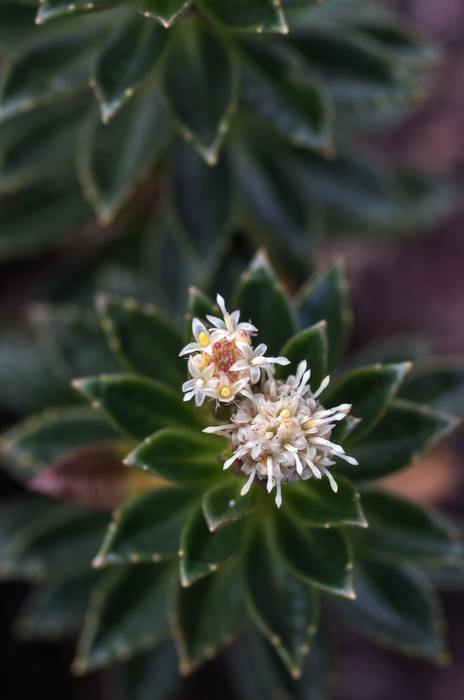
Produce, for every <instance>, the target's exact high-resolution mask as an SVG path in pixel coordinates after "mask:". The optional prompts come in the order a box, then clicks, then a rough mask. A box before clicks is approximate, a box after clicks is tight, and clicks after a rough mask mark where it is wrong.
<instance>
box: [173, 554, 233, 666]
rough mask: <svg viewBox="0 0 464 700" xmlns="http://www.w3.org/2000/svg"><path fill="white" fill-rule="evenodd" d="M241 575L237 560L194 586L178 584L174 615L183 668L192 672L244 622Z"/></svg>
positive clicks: (230, 637)
mask: <svg viewBox="0 0 464 700" xmlns="http://www.w3.org/2000/svg"><path fill="white" fill-rule="evenodd" d="M243 613H244V611H243V603H242V596H241V592H240V576H239V571H238V568H237V563H236V561H235V560H234V561H231V562H230V563H228V564H225V565H224V566H223V567H221V569H220V570H219V571H217V572H216V573H215V574H213V575H212V576H207V577H206V578H204V579H202V580H201V581H198V582H197V583H195V584H194V585H193V586H189V587H188V588H182V587H181V586H179V588H178V590H177V595H176V598H175V601H174V606H173V610H172V617H171V627H172V635H173V637H174V640H175V642H176V646H177V651H178V654H179V657H180V672H181V673H182V674H183V675H186V674H188V673H191V672H192V671H194V670H195V669H196V668H198V666H200V665H201V664H202V663H204V662H205V661H207V660H209V659H211V658H213V657H214V656H216V654H218V653H219V651H220V650H221V648H222V647H223V646H225V645H229V644H231V642H232V641H233V639H234V637H235V635H236V634H237V632H238V630H239V629H240V627H241V625H242V622H243V617H244V615H243Z"/></svg>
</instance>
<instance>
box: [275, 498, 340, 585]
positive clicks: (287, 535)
mask: <svg viewBox="0 0 464 700" xmlns="http://www.w3.org/2000/svg"><path fill="white" fill-rule="evenodd" d="M289 513H290V511H289V512H288V513H285V512H278V513H276V514H275V516H274V517H275V529H276V540H277V544H278V547H279V550H280V552H281V556H282V558H283V560H284V561H285V562H286V564H287V566H288V568H289V569H290V571H291V572H292V573H293V574H294V575H295V576H297V577H298V578H300V579H302V580H303V581H305V582H306V583H309V584H311V585H313V586H316V587H317V588H322V589H323V590H326V591H328V592H329V593H333V594H335V595H340V596H346V597H349V598H351V597H353V595H354V592H353V583H352V569H353V565H352V562H351V555H350V550H349V547H348V543H347V541H346V539H345V537H344V536H343V534H342V533H341V532H340V531H339V530H338V529H336V528H331V529H327V530H326V529H320V528H312V527H308V526H303V523H301V522H300V521H298V520H295V519H294V518H293V517H290V514H289Z"/></svg>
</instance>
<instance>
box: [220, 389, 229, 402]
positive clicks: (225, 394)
mask: <svg viewBox="0 0 464 700" xmlns="http://www.w3.org/2000/svg"><path fill="white" fill-rule="evenodd" d="M221 396H222V397H223V398H224V399H227V398H229V396H230V389H229V387H227V386H224V387H223V388H222V389H221Z"/></svg>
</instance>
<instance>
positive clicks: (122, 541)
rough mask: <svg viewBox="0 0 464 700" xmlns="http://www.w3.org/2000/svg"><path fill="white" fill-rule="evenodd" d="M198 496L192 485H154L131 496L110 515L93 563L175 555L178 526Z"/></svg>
mask: <svg viewBox="0 0 464 700" xmlns="http://www.w3.org/2000/svg"><path fill="white" fill-rule="evenodd" d="M200 495H201V493H200V492H198V491H197V490H196V489H193V488H192V487H189V488H185V489H183V488H157V489H155V490H153V491H149V492H147V493H143V494H141V495H140V496H136V497H135V498H133V499H131V500H130V501H128V502H127V503H125V504H124V505H123V506H122V507H121V508H120V509H119V510H118V511H117V512H116V513H114V514H113V523H112V525H110V527H109V529H108V532H107V535H106V537H105V540H104V542H103V545H102V547H101V549H100V551H99V553H98V556H97V558H96V560H95V562H94V565H96V566H104V565H106V564H120V563H124V562H131V563H134V564H136V563H139V562H148V561H152V562H158V561H162V560H163V559H170V558H173V557H177V555H178V552H179V548H180V546H179V540H180V535H181V532H182V528H183V527H184V524H185V521H186V519H187V516H188V514H189V512H190V510H191V509H192V507H193V506H194V504H195V502H198V500H199V498H200Z"/></svg>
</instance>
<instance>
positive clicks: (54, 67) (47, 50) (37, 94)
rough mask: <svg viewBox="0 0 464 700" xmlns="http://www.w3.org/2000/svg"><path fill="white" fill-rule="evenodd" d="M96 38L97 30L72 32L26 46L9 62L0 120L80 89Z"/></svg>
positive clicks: (83, 83)
mask: <svg viewBox="0 0 464 700" xmlns="http://www.w3.org/2000/svg"><path fill="white" fill-rule="evenodd" d="M42 8H44V5H41V9H42ZM99 35H100V32H99V31H98V30H97V31H95V30H86V31H77V32H76V31H73V32H72V33H66V34H60V35H53V36H50V37H49V38H46V39H44V40H42V41H40V42H35V43H31V44H30V45H28V46H26V48H24V49H23V51H22V52H20V53H18V55H17V56H16V57H15V59H14V60H13V61H12V63H11V65H10V67H9V71H8V75H7V76H6V79H5V81H4V83H3V87H2V90H1V96H0V121H3V120H4V119H8V118H11V117H14V116H16V115H18V114H21V113H25V112H30V111H31V110H33V109H36V108H37V107H39V106H40V105H44V104H49V103H51V102H54V101H55V100H57V99H62V98H63V97H65V96H67V95H70V94H72V93H73V92H76V91H77V90H79V89H81V88H82V87H84V86H85V85H86V82H87V79H88V74H89V67H90V66H89V61H90V57H89V52H90V50H91V49H92V48H93V45H94V43H95V41H96V40H97V39H98V38H99Z"/></svg>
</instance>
